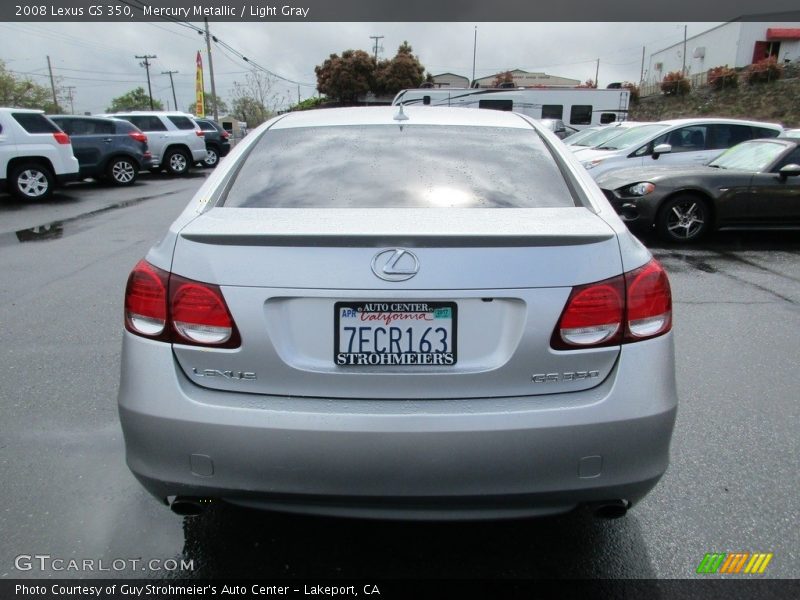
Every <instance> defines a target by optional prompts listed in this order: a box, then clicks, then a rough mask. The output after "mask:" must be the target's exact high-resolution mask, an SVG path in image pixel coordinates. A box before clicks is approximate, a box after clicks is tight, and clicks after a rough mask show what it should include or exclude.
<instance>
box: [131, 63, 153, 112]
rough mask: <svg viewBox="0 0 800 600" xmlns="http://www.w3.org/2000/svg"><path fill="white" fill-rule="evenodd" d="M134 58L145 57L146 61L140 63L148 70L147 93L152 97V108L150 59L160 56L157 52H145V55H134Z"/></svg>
mask: <svg viewBox="0 0 800 600" xmlns="http://www.w3.org/2000/svg"><path fill="white" fill-rule="evenodd" d="M134 58H143V59H144V61H143V62H140V63H139V66H140V67H144V70H145V71H147V95H148V96H149V97H150V110H154V108H153V88H152V87H151V86H150V59H151V58H158V57H157V56H156V55H155V54H145V55H144V56H134Z"/></svg>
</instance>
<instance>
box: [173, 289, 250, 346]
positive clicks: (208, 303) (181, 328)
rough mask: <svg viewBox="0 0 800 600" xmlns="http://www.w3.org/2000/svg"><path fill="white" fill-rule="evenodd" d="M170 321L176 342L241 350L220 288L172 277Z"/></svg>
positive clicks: (237, 335)
mask: <svg viewBox="0 0 800 600" xmlns="http://www.w3.org/2000/svg"><path fill="white" fill-rule="evenodd" d="M169 297H170V319H171V321H172V327H173V334H174V335H173V340H172V341H173V342H175V343H178V344H193V345H198V346H216V347H220V348H237V347H238V346H239V333H238V331H237V330H236V325H234V323H233V317H231V314H230V312H229V311H228V305H227V304H225V299H224V298H223V297H222V292H221V291H220V289H219V287H218V286H216V285H211V284H209V283H200V282H198V281H192V280H190V279H185V278H184V277H180V276H178V275H172V276H170V281H169Z"/></svg>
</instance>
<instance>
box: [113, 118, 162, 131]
mask: <svg viewBox="0 0 800 600" xmlns="http://www.w3.org/2000/svg"><path fill="white" fill-rule="evenodd" d="M121 118H123V119H126V120H127V121H130V122H131V123H133V124H134V125H136V126H137V127H138V128H139V129H141V130H142V131H166V130H167V126H166V125H164V124H163V123H162V122H161V119H159V118H158V117H155V116H151V115H141V116H135V117H124V116H123V117H121Z"/></svg>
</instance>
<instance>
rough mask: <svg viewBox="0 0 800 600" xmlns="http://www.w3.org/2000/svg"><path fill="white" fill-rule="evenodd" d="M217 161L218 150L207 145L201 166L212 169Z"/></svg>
mask: <svg viewBox="0 0 800 600" xmlns="http://www.w3.org/2000/svg"><path fill="white" fill-rule="evenodd" d="M218 162H219V150H217V149H216V148H215V147H214V146H208V147H207V148H206V157H205V159H204V160H203V166H204V167H207V168H209V169H213V168H214V167H216V166H217V163H218Z"/></svg>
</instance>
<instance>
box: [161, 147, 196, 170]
mask: <svg viewBox="0 0 800 600" xmlns="http://www.w3.org/2000/svg"><path fill="white" fill-rule="evenodd" d="M191 165H192V159H191V158H189V155H188V154H186V151H185V150H181V149H180V148H175V149H172V150H167V154H166V155H165V156H164V162H163V167H164V169H165V170H166V171H167V173H169V174H170V175H186V174H187V173H188V172H189V167H190V166H191Z"/></svg>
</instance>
